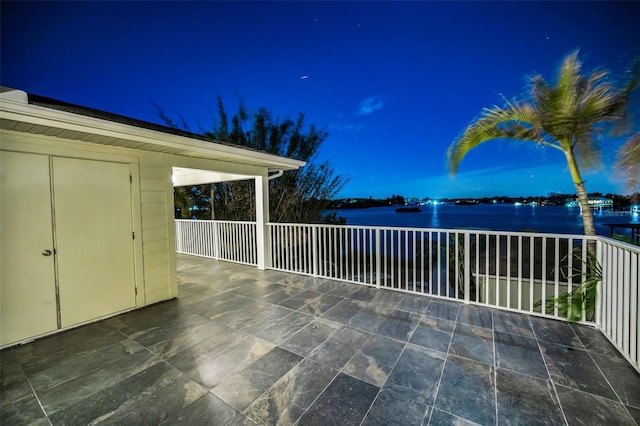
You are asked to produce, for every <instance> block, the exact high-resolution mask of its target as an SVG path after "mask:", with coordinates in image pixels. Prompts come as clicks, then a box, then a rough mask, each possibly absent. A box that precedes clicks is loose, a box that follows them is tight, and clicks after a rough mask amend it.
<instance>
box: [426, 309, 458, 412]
mask: <svg viewBox="0 0 640 426" xmlns="http://www.w3.org/2000/svg"><path fill="white" fill-rule="evenodd" d="M425 315H426V311H425ZM459 315H460V306H457V307H456V318H455V319H454V321H453V330H451V337H450V338H449V345H448V346H447V352H446V354H445V357H444V363H443V364H442V371H441V372H440V377H439V378H438V383H437V385H436V389H435V392H434V395H433V403H432V404H431V413H429V421H428V423H430V422H431V419H432V418H433V412H434V411H435V409H436V401H437V400H438V394H439V392H440V384H441V383H442V377H443V376H444V369H445V368H446V366H447V361H448V360H449V356H450V353H449V351H450V350H451V343H452V342H453V335H454V334H455V332H456V329H457V328H458V316H459ZM451 414H452V415H454V414H453V413H451Z"/></svg>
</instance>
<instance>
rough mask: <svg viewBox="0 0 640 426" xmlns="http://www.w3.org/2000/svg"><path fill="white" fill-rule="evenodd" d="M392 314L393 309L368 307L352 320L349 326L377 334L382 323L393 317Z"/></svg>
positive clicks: (375, 306)
mask: <svg viewBox="0 0 640 426" xmlns="http://www.w3.org/2000/svg"><path fill="white" fill-rule="evenodd" d="M391 312H392V310H391V309H388V308H385V307H382V306H377V305H367V306H365V307H364V308H362V309H361V310H360V312H358V313H357V314H355V315H354V316H353V318H351V320H350V321H349V323H348V325H349V326H351V327H354V328H357V329H360V330H364V331H369V332H371V333H375V332H377V331H378V328H380V326H381V325H382V323H383V322H384V321H385V320H386V319H387V318H388V317H389V316H390V315H391Z"/></svg>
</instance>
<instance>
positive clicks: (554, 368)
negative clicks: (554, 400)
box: [540, 341, 616, 399]
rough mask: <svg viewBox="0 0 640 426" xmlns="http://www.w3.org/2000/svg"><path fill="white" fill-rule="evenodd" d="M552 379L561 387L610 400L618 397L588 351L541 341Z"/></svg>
mask: <svg viewBox="0 0 640 426" xmlns="http://www.w3.org/2000/svg"><path fill="white" fill-rule="evenodd" d="M540 346H541V348H542V355H543V356H544V359H545V360H546V363H547V368H548V369H549V374H550V375H551V379H552V380H553V381H554V382H555V383H557V384H560V385H563V386H567V387H570V388H574V389H579V390H582V391H584V392H589V393H592V394H594V395H599V396H603V397H605V398H609V399H616V396H615V394H614V392H613V389H611V386H609V384H608V383H607V380H606V379H605V378H604V376H603V375H602V373H601V372H600V370H599V369H598V366H597V365H596V364H595V362H593V360H592V359H591V357H590V356H589V354H588V353H587V351H583V350H580V349H575V348H571V347H568V346H561V345H556V344H554V343H550V342H545V341H540Z"/></svg>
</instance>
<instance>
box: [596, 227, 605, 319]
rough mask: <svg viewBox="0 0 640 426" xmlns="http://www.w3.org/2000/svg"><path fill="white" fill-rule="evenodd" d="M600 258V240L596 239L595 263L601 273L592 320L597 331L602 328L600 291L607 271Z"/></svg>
mask: <svg viewBox="0 0 640 426" xmlns="http://www.w3.org/2000/svg"><path fill="white" fill-rule="evenodd" d="M602 258H603V255H602V240H600V238H598V239H597V240H596V261H597V262H598V265H600V270H601V271H602V280H601V281H600V282H599V283H598V286H597V287H596V301H595V303H596V306H594V310H595V313H596V316H595V318H594V319H593V320H594V321H595V323H596V327H598V328H599V329H601V326H602V291H603V288H604V281H605V277H604V274H605V273H607V270H606V269H605V268H606V267H605V265H604V262H603V259H602Z"/></svg>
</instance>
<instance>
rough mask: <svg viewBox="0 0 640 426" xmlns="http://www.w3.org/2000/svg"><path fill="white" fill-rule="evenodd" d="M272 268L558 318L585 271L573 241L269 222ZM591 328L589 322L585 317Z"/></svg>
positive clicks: (583, 246) (580, 242)
mask: <svg viewBox="0 0 640 426" xmlns="http://www.w3.org/2000/svg"><path fill="white" fill-rule="evenodd" d="M268 229H269V241H270V251H269V261H268V266H269V268H271V269H277V270H281V271H288V272H296V273H301V274H308V275H313V276H317V277H324V278H331V279H336V280H342V281H347V282H352V283H358V284H366V285H371V286H376V287H379V288H387V289H393V290H397V291H402V292H407V293H412V294H424V295H429V296H434V297H443V298H449V299H457V300H461V301H464V302H466V303H475V304H480V305H485V306H490V307H498V308H503V309H509V310H515V311H518V312H527V313H530V314H535V315H541V316H546V317H553V318H560V317H561V312H558V308H557V307H548V306H547V305H546V304H545V303H538V302H539V301H541V300H546V299H547V298H549V297H558V296H560V295H562V294H566V293H567V292H570V291H571V290H572V289H573V288H575V287H577V286H578V285H579V284H580V283H581V279H580V277H579V276H575V275H577V274H581V273H586V271H587V263H586V258H587V242H588V241H590V240H592V241H594V242H595V239H594V238H588V237H584V236H575V235H557V234H534V233H515V232H493V231H466V230H464V231H463V230H446V229H423V228H395V227H394V228H385V227H372V226H333V225H305V224H282V223H279V224H275V223H272V224H268ZM583 321H585V322H588V321H589V319H588V318H583Z"/></svg>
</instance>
